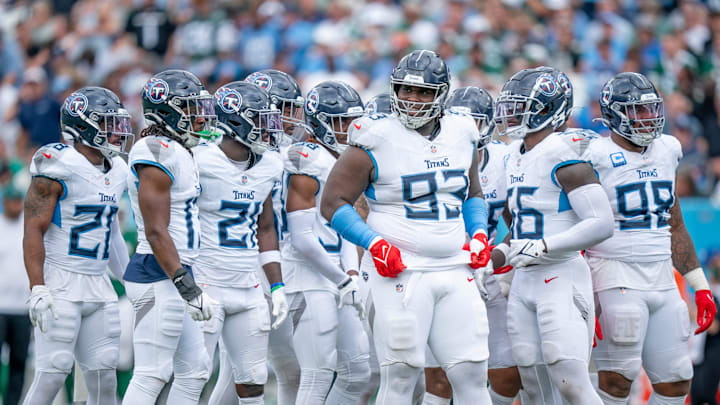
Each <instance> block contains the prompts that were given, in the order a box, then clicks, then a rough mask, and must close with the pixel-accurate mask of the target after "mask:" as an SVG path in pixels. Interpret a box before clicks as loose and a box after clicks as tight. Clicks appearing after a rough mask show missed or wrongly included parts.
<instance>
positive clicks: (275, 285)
mask: <svg viewBox="0 0 720 405" xmlns="http://www.w3.org/2000/svg"><path fill="white" fill-rule="evenodd" d="M283 287H285V283H283V282H282V281H280V282H278V283H272V284H270V292H271V293H273V292H275V291H276V290H278V289H280V288H283Z"/></svg>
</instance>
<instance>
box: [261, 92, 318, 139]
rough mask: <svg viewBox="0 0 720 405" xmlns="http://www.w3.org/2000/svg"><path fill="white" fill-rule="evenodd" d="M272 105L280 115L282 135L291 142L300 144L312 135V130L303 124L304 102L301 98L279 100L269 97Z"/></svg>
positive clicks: (278, 98)
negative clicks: (278, 110)
mask: <svg viewBox="0 0 720 405" xmlns="http://www.w3.org/2000/svg"><path fill="white" fill-rule="evenodd" d="M271 99H272V100H273V103H274V104H275V105H276V106H277V107H278V108H279V109H280V112H281V113H282V127H283V133H284V135H286V136H287V137H288V138H289V139H290V140H291V142H302V141H304V140H306V139H307V137H308V135H310V134H312V130H311V129H310V127H308V126H307V124H306V123H305V115H304V114H305V112H304V108H303V107H304V106H305V100H304V99H303V98H302V97H298V98H297V99H295V100H293V99H287V98H280V97H276V96H271Z"/></svg>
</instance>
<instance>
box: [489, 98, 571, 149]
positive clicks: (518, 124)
mask: <svg viewBox="0 0 720 405" xmlns="http://www.w3.org/2000/svg"><path fill="white" fill-rule="evenodd" d="M564 103H565V101H563V104H564ZM546 107H547V106H546V105H545V103H543V102H542V101H540V100H539V99H537V98H535V97H526V96H519V95H513V94H509V95H502V94H501V95H500V97H498V101H497V104H496V106H495V118H494V120H495V124H496V125H497V128H498V134H499V135H500V136H508V137H509V138H510V139H524V138H525V136H526V135H527V134H529V133H534V132H538V131H541V130H543V129H545V128H547V127H548V126H551V127H552V128H553V129H555V128H558V127H559V126H561V125H562V124H564V123H565V120H564V117H565V108H564V107H561V108H559V109H558V112H557V113H556V114H555V115H550V116H548V117H546V118H545V119H544V120H542V121H540V122H539V125H535V126H533V125H531V121H533V118H535V117H536V116H538V114H542V112H543V111H545V110H546Z"/></svg>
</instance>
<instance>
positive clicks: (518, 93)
mask: <svg viewBox="0 0 720 405" xmlns="http://www.w3.org/2000/svg"><path fill="white" fill-rule="evenodd" d="M565 100H566V99H565V93H564V91H563V89H562V88H561V87H560V84H558V82H557V80H556V79H555V77H554V76H553V75H552V74H551V73H549V72H546V71H544V70H543V69H525V70H522V71H520V72H518V73H516V74H515V75H513V76H512V78H511V79H510V80H509V81H508V82H507V83H505V85H504V86H503V88H502V91H501V93H500V96H499V97H498V101H497V106H496V113H495V122H496V123H497V125H498V130H499V132H500V134H501V135H507V136H509V137H510V138H511V139H514V140H515V141H514V142H513V143H512V144H511V145H510V146H509V155H508V159H507V161H506V164H505V175H506V185H507V207H508V210H509V212H510V213H511V214H512V225H511V235H509V236H508V238H506V241H507V243H508V244H506V243H502V244H500V245H499V246H498V249H495V251H494V252H497V253H498V254H497V255H496V256H494V257H493V261H494V262H495V265H496V266H497V265H502V264H505V262H506V260H505V258H506V257H507V259H508V260H507V261H508V262H509V264H510V265H512V266H513V267H514V268H515V274H514V276H513V281H512V286H511V287H510V295H509V297H508V334H509V336H510V340H511V344H512V355H513V359H514V361H515V362H516V364H517V366H518V370H519V372H520V376H521V379H522V382H523V388H524V389H525V391H526V394H527V395H528V397H529V399H530V401H532V403H536V402H537V403H539V401H541V398H542V396H543V392H542V389H541V387H540V386H539V385H538V384H537V378H536V375H535V366H537V365H538V364H547V365H548V369H549V372H550V373H549V374H550V378H551V380H552V382H553V383H554V384H555V385H556V386H557V387H558V389H559V390H560V393H561V394H562V396H563V398H564V400H565V401H568V402H569V403H572V404H581V405H582V404H600V403H601V401H600V398H599V397H598V396H597V393H595V392H594V390H593V387H592V385H591V383H590V378H589V374H588V369H587V365H588V361H589V357H590V346H591V342H592V336H593V333H592V331H593V330H594V324H595V322H594V319H595V318H594V314H595V312H594V305H593V299H592V291H591V290H592V285H591V281H590V275H589V271H588V268H587V264H586V263H585V261H584V260H583V259H582V257H581V255H580V250H582V249H585V248H587V247H590V246H592V245H595V244H597V243H599V242H601V241H603V240H605V239H607V238H608V237H609V236H610V235H612V212H611V209H610V205H609V203H608V202H607V196H606V194H605V192H604V191H603V189H602V187H601V186H600V185H599V184H598V180H597V177H596V175H595V173H594V171H593V169H592V167H591V166H590V164H588V163H587V162H586V161H584V160H583V156H584V153H585V150H586V148H587V144H588V141H587V140H585V138H582V137H581V138H574V137H567V136H562V133H557V132H554V131H555V130H556V129H557V128H559V127H560V126H562V125H563V124H564V122H565V119H566V113H567V112H566V109H565V108H564V105H565V104H566V101H565ZM510 239H511V240H510ZM526 381H527V384H526Z"/></svg>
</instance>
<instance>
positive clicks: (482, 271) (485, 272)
mask: <svg viewBox="0 0 720 405" xmlns="http://www.w3.org/2000/svg"><path fill="white" fill-rule="evenodd" d="M492 274H493V263H492V260H490V261H489V262H488V263H487V265H486V266H485V267H478V268H477V269H476V270H475V271H474V272H473V276H474V277H475V285H477V289H478V291H480V296H482V299H484V300H485V301H487V299H488V289H487V286H486V283H487V280H488V277H490V276H492Z"/></svg>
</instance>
